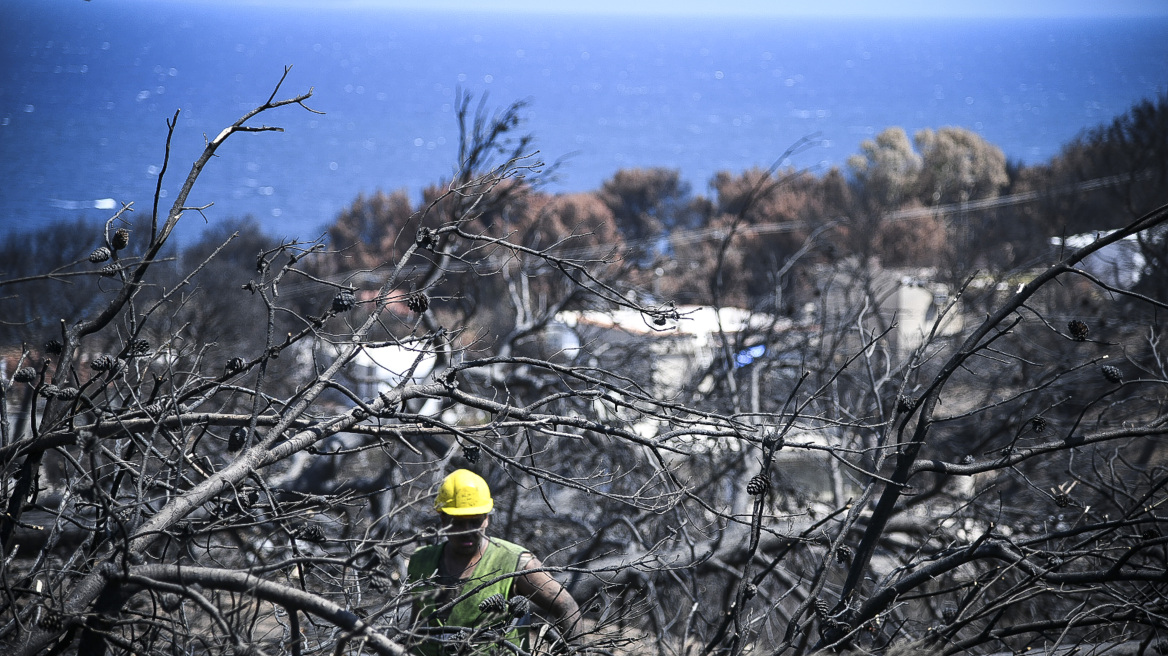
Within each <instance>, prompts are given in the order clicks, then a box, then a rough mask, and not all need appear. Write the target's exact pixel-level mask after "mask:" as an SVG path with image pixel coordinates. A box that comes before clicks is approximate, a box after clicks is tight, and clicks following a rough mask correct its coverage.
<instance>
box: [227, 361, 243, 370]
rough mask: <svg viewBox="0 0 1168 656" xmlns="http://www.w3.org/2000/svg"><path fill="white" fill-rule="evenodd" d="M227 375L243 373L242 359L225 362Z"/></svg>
mask: <svg viewBox="0 0 1168 656" xmlns="http://www.w3.org/2000/svg"><path fill="white" fill-rule="evenodd" d="M226 368H227V373H228V374H234V373H238V372H240V371H243V358H231V359H230V360H228V361H227V367H226Z"/></svg>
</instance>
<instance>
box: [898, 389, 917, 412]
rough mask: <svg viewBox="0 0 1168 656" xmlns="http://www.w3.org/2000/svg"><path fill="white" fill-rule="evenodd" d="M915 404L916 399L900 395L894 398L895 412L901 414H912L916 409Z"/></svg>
mask: <svg viewBox="0 0 1168 656" xmlns="http://www.w3.org/2000/svg"><path fill="white" fill-rule="evenodd" d="M917 403H918V401H917V400H916V399H914V398H912V397H908V396H905V395H904V394H901V395H900V396H897V397H896V411H897V412H899V413H901V414H904V413H907V412H912V411H913V410H916V409H917Z"/></svg>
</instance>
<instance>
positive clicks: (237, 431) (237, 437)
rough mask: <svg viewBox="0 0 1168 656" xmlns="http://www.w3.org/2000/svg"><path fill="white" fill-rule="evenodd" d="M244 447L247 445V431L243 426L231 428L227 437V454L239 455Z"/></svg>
mask: <svg viewBox="0 0 1168 656" xmlns="http://www.w3.org/2000/svg"><path fill="white" fill-rule="evenodd" d="M245 445H247V429H246V428H244V427H243V426H236V427H235V428H232V429H231V434H230V435H228V436H227V452H228V453H239V452H240V451H241V450H242V449H243V447H244V446H245Z"/></svg>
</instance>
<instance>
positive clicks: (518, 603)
mask: <svg viewBox="0 0 1168 656" xmlns="http://www.w3.org/2000/svg"><path fill="white" fill-rule="evenodd" d="M507 610H508V611H510V612H511V615H512V616H513V617H523V616H524V615H526V614H527V613H528V612H530V611H531V602H530V601H529V600H528V599H527V597H512V598H511V600H510V601H508V602H507Z"/></svg>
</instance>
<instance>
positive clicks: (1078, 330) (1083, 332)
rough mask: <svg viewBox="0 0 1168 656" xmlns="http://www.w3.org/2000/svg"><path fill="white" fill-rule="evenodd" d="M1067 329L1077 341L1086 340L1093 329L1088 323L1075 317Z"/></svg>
mask: <svg viewBox="0 0 1168 656" xmlns="http://www.w3.org/2000/svg"><path fill="white" fill-rule="evenodd" d="M1067 330H1069V331H1070V333H1071V337H1073V338H1075V341H1077V342H1082V341H1085V340H1086V339H1087V335H1088V334H1089V333H1090V332H1091V329H1090V328H1088V327H1087V324H1085V323H1083V322H1082V321H1079V320H1078V319H1074V320H1072V321H1071V322H1070V323H1068V324H1067Z"/></svg>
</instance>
